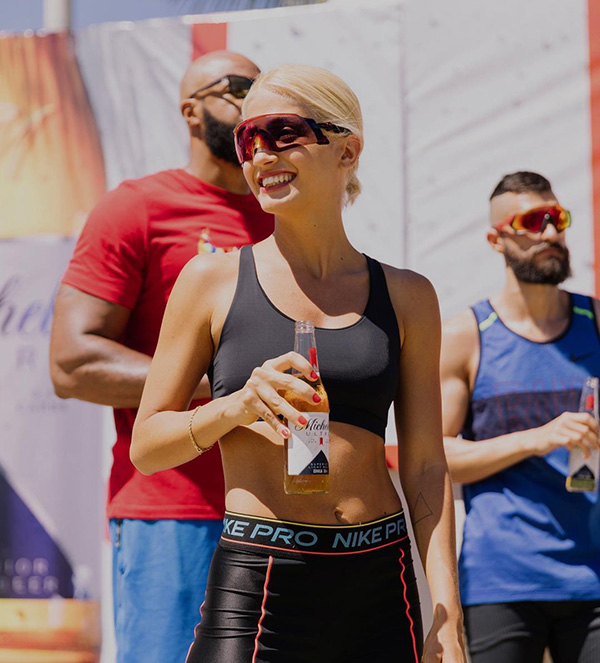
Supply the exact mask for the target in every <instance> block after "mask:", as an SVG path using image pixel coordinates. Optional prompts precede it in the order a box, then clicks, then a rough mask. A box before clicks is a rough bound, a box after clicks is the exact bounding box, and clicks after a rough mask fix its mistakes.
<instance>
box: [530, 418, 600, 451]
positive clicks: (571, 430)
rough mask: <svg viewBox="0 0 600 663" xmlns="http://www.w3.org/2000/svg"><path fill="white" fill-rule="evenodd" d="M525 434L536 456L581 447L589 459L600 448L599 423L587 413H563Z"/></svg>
mask: <svg viewBox="0 0 600 663" xmlns="http://www.w3.org/2000/svg"><path fill="white" fill-rule="evenodd" d="M523 434H524V435H527V440H526V444H527V445H528V446H529V449H530V451H531V453H532V455H535V456H544V455H545V454H547V453H549V452H550V451H553V450H554V449H559V448H560V447H566V448H567V449H573V448H574V447H580V448H581V449H582V450H583V451H584V453H585V455H586V457H588V456H589V454H590V453H591V452H592V451H594V450H595V449H599V448H600V442H599V440H598V422H597V421H596V420H595V419H594V417H592V415H591V414H588V413H587V412H563V413H562V414H561V415H559V416H558V417H556V419H553V420H552V421H549V422H548V423H547V424H544V425H543V426H540V427H539V428H532V429H531V430H529V431H524V433H523Z"/></svg>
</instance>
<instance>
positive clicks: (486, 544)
mask: <svg viewBox="0 0 600 663" xmlns="http://www.w3.org/2000/svg"><path fill="white" fill-rule="evenodd" d="M570 300H571V320H570V322H569V324H568V327H567V329H566V330H565V332H564V333H563V334H561V335H560V336H559V337H558V338H555V339H554V340H552V341H548V342H540V343H538V342H534V341H530V340H528V339H526V338H524V337H522V336H519V335H518V334H516V333H515V332H513V331H511V330H510V329H508V328H507V327H506V326H505V325H504V324H503V322H502V320H501V319H500V318H499V317H498V315H497V313H496V312H495V311H494V309H493V308H492V306H491V304H490V302H489V301H482V302H479V303H478V304H477V305H475V306H474V307H473V312H474V314H475V317H476V319H477V324H478V326H479V337H480V349H481V357H480V362H479V370H478V373H477V377H476V381H475V385H474V390H473V395H472V400H471V404H470V411H469V414H468V417H467V421H466V423H465V426H464V430H463V433H462V434H463V437H464V438H465V439H468V440H475V441H477V440H486V439H490V438H495V437H498V436H500V435H505V434H507V433H513V432H516V431H520V430H527V429H530V428H535V427H538V426H542V425H543V424H546V423H548V422H549V421H551V420H552V419H554V418H555V417H557V416H558V415H560V414H561V413H562V412H565V411H577V409H578V407H579V396H580V393H581V388H582V385H583V382H584V381H585V378H586V377H588V376H590V375H595V376H600V338H599V336H598V330H597V323H596V318H595V315H594V309H593V303H592V300H591V299H590V298H589V297H584V296H582V295H576V294H570ZM567 467H568V451H567V450H566V449H556V450H554V451H552V452H551V453H548V454H547V455H545V456H543V457H537V456H535V457H531V458H528V459H526V460H524V461H522V462H520V463H517V464H516V465H513V466H512V467H509V468H507V469H505V470H503V471H501V472H498V473H497V474H495V475H493V476H491V477H488V478H487V479H484V480H482V481H476V482H474V483H471V484H468V485H465V486H463V492H464V499H465V508H466V512H467V518H466V523H465V529H464V541H463V546H462V551H461V556H460V561H459V571H460V588H461V598H462V601H463V604H464V605H476V604H481V603H498V602H512V601H535V600H538V601H544V600H548V601H562V600H592V599H600V503H599V502H598V493H597V492H594V493H569V492H568V491H567V490H566V488H565V478H566V476H567Z"/></svg>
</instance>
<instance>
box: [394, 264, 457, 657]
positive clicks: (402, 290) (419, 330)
mask: <svg viewBox="0 0 600 663" xmlns="http://www.w3.org/2000/svg"><path fill="white" fill-rule="evenodd" d="M389 281H390V282H391V283H394V285H393V286H392V288H391V289H390V291H391V293H392V299H393V301H394V304H395V306H396V310H397V312H398V314H399V320H400V321H401V322H400V325H401V329H402V332H403V345H402V352H401V356H400V379H399V385H398V386H399V388H398V395H397V397H396V400H395V414H396V426H397V431H398V454H399V471H400V480H401V483H402V488H403V491H404V494H405V496H406V500H407V503H408V507H409V511H410V516H411V520H412V524H413V529H414V533H415V538H416V543H417V547H418V549H419V554H420V556H421V560H422V562H423V566H424V568H425V573H426V575H427V580H428V584H429V588H430V592H431V598H432V601H433V606H434V614H433V626H432V629H431V631H430V633H429V635H428V636H427V639H426V641H425V648H424V654H423V662H424V663H430V662H433V661H443V662H444V663H463V662H464V660H465V654H464V643H463V625H462V610H461V606H460V599H459V595H458V578H457V566H456V542H455V533H454V532H455V530H454V502H453V496H452V485H451V481H450V476H449V472H448V467H447V464H446V459H445V456H444V448H443V442H442V420H441V398H440V377H439V357H440V337H441V325H440V316H439V309H438V303H437V297H436V294H435V291H434V289H433V287H432V285H431V284H430V283H429V281H427V279H425V278H424V277H422V276H419V275H417V274H414V273H412V272H398V271H395V278H392V279H389Z"/></svg>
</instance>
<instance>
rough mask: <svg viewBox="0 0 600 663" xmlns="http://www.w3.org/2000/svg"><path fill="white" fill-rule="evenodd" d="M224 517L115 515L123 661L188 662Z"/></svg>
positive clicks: (117, 616) (115, 568) (116, 586)
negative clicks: (180, 518) (188, 654)
mask: <svg viewBox="0 0 600 663" xmlns="http://www.w3.org/2000/svg"><path fill="white" fill-rule="evenodd" d="M221 530H222V522H221V521H220V520H129V519H124V520H121V519H119V520H114V519H113V520H111V521H110V539H111V542H112V550H113V607H114V619H115V635H116V641H117V663H140V662H141V661H143V662H144V663H184V661H185V658H186V655H187V652H188V650H189V648H190V645H191V644H192V642H193V640H194V628H195V626H196V625H197V624H198V622H199V621H200V613H199V608H200V605H201V604H202V602H203V601H204V593H205V590H206V577H207V574H208V568H209V566H210V562H211V559H212V556H213V552H214V550H215V546H216V545H217V541H218V540H219V537H220V536H221Z"/></svg>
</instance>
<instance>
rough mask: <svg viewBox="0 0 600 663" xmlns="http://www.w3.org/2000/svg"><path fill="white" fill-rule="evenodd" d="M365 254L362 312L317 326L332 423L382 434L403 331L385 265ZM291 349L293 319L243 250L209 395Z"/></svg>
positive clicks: (225, 390)
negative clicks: (334, 324)
mask: <svg viewBox="0 0 600 663" xmlns="http://www.w3.org/2000/svg"><path fill="white" fill-rule="evenodd" d="M366 258H367V263H368V265H369V274H370V288H369V299H368V302H367V306H366V309H365V311H364V314H363V316H362V317H361V318H360V320H358V321H357V322H356V323H355V324H353V325H350V326H349V327H344V328H342V329H324V328H320V327H318V328H317V329H316V341H317V348H318V353H319V369H320V372H321V378H322V380H323V385H324V386H325V389H326V391H327V395H328V396H329V405H330V408H331V412H330V419H331V421H340V422H344V423H348V424H352V425H354V426H358V427H360V428H364V429H366V430H369V431H371V432H373V433H375V434H377V435H379V436H381V437H384V434H385V427H386V424H387V416H388V411H389V408H390V405H391V403H392V401H393V400H394V398H395V396H396V391H397V388H398V362H399V359H400V335H399V331H398V323H397V320H396V315H395V312H394V308H393V305H392V302H391V300H390V296H389V293H388V289H387V283H386V280H385V274H384V272H383V269H382V267H381V265H380V264H379V263H378V262H377V261H376V260H373V259H372V258H369V257H368V256H366ZM293 348H294V320H292V319H291V318H289V317H287V316H286V315H284V314H283V313H281V312H280V311H278V310H277V309H276V308H275V307H274V306H273V304H272V303H271V302H270V301H269V299H268V298H267V296H266V295H265V293H264V291H263V290H262V288H261V286H260V283H259V281H258V277H257V274H256V267H255V264H254V256H253V253H252V247H251V246H246V247H244V248H242V249H241V251H240V267H239V274H238V283H237V288H236V291H235V295H234V298H233V302H232V303H231V308H230V310H229V313H228V315H227V318H226V320H225V324H224V325H223V330H222V333H221V340H220V343H219V347H218V349H217V352H216V354H215V357H214V360H213V362H212V363H211V366H210V368H209V371H208V376H209V379H210V383H211V389H212V396H213V398H218V397H220V396H227V395H228V394H231V393H233V392H234V391H237V390H239V389H241V388H242V387H243V386H244V384H245V383H246V380H247V379H248V378H249V377H250V374H251V373H252V371H253V370H254V369H255V368H256V367H257V366H260V365H261V364H263V363H264V362H265V361H266V360H267V359H272V358H273V357H277V356H279V355H282V354H285V353H286V352H289V351H290V350H292V349H293Z"/></svg>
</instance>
